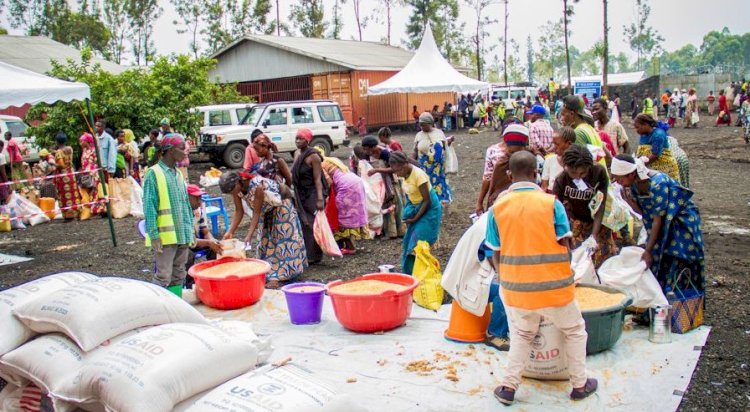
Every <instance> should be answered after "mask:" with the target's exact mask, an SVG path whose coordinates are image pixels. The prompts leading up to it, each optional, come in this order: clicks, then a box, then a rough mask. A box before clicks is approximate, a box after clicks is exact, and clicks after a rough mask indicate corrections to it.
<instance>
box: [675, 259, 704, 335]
mask: <svg viewBox="0 0 750 412" xmlns="http://www.w3.org/2000/svg"><path fill="white" fill-rule="evenodd" d="M686 273H687V276H688V279H690V269H683V270H682V271H681V272H680V274H679V275H678V276H677V280H676V281H675V285H678V284H679V283H680V279H682V276H683V275H685V274H686ZM689 283H690V289H677V288H675V289H674V290H673V292H674V294H672V293H667V301H668V302H669V304H670V305H672V332H674V333H680V334H682V333H687V332H689V331H691V330H693V329H695V328H697V327H698V326H701V325H702V324H703V304H704V301H705V299H706V294H705V292H701V291H699V290H698V288H696V287H695V285H694V284H693V281H692V280H689Z"/></svg>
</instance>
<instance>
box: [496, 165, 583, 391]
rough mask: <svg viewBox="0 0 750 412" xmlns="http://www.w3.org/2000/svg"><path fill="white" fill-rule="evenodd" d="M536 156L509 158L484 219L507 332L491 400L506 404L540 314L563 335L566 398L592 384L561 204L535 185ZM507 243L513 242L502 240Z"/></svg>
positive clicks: (567, 229) (566, 220) (537, 328)
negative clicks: (507, 181) (501, 187)
mask: <svg viewBox="0 0 750 412" xmlns="http://www.w3.org/2000/svg"><path fill="white" fill-rule="evenodd" d="M536 169H537V163H536V157H534V155H533V154H531V153H530V152H527V151H520V152H517V153H514V154H513V155H512V156H511V158H510V177H511V179H512V181H513V184H512V185H511V187H510V188H509V189H508V192H507V193H506V194H504V196H503V197H501V198H500V200H498V202H497V203H496V204H495V206H494V207H493V208H492V211H491V214H490V216H489V218H488V220H487V241H486V243H487V246H488V247H489V248H490V249H492V250H494V255H493V262H494V265H495V268H497V273H498V274H499V276H500V285H501V287H502V300H503V303H504V304H505V309H506V312H507V316H508V321H509V323H510V325H512V326H513V327H512V328H511V331H512V332H511V334H510V351H509V353H508V364H507V366H506V368H505V376H504V377H503V378H502V383H501V384H500V386H498V387H497V388H496V389H495V391H494V394H495V398H497V400H498V401H500V402H501V403H503V404H505V405H511V404H512V403H513V401H514V399H515V394H516V390H517V389H518V386H519V385H520V384H521V373H523V370H524V369H525V367H526V362H527V361H528V359H529V352H530V351H531V344H532V342H533V340H534V337H535V336H536V334H537V332H538V331H539V323H540V322H541V318H542V316H544V318H545V319H548V320H549V321H551V322H552V323H553V324H554V325H555V326H556V327H557V328H558V329H559V330H560V332H562V334H563V335H564V336H565V352H566V354H567V359H568V370H569V372H570V381H571V383H572V385H573V391H572V392H571V393H570V398H571V399H573V400H579V399H584V398H586V397H588V396H589V395H591V394H592V393H594V392H595V391H596V389H597V386H598V383H597V381H596V379H591V378H588V379H587V378H586V340H587V336H588V335H587V334H586V324H585V322H584V321H583V317H582V316H581V310H580V309H579V308H578V304H577V303H576V301H575V284H574V283H573V273H572V272H571V269H570V260H569V257H568V256H569V253H570V249H569V247H568V243H569V240H570V236H571V234H570V226H569V224H568V219H567V216H566V215H565V206H563V205H562V203H560V201H559V200H557V199H555V197H554V196H552V195H549V194H546V193H544V192H543V191H542V190H541V189H540V188H539V186H537V185H536V184H534V182H535V181H536ZM509 239H513V241H512V242H511V241H509Z"/></svg>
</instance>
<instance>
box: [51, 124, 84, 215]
mask: <svg viewBox="0 0 750 412" xmlns="http://www.w3.org/2000/svg"><path fill="white" fill-rule="evenodd" d="M55 144H56V146H55V168H56V173H55V186H56V187H57V198H58V201H59V202H60V209H62V213H63V217H64V218H65V220H73V219H75V217H76V216H77V215H78V204H79V203H81V197H80V194H79V193H78V185H77V184H76V177H75V174H74V173H75V170H74V169H73V148H72V147H70V146H68V135H66V134H65V133H63V132H59V133H57V135H56V136H55Z"/></svg>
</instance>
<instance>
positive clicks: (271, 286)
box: [266, 279, 281, 289]
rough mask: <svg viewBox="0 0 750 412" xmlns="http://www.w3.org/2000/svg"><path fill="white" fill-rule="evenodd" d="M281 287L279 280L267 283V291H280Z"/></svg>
mask: <svg viewBox="0 0 750 412" xmlns="http://www.w3.org/2000/svg"><path fill="white" fill-rule="evenodd" d="M280 287H281V283H280V282H279V281H278V280H275V279H273V280H269V281H268V282H266V289H278V288H280Z"/></svg>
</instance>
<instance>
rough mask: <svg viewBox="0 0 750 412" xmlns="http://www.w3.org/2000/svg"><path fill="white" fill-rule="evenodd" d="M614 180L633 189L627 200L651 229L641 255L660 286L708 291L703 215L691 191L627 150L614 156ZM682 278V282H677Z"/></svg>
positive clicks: (625, 193)
mask: <svg viewBox="0 0 750 412" xmlns="http://www.w3.org/2000/svg"><path fill="white" fill-rule="evenodd" d="M611 173H612V176H613V177H614V180H615V181H616V182H617V183H619V184H620V185H622V186H623V187H624V188H626V189H629V190H624V191H623V195H624V196H623V197H624V199H625V200H626V201H627V202H628V203H629V204H630V206H631V207H633V209H634V210H635V211H636V212H638V213H640V214H641V215H642V216H643V223H644V225H645V226H646V230H647V232H648V239H647V241H646V245H645V247H644V249H645V250H644V252H643V257H642V260H643V261H644V262H645V263H646V266H647V267H650V268H651V272H653V274H654V275H655V276H656V279H657V280H658V281H659V284H660V285H661V286H662V289H663V290H664V291H665V292H667V291H668V288H669V289H672V290H675V289H691V285H692V286H695V287H696V288H697V289H698V290H700V291H704V290H705V283H706V279H705V276H704V273H703V270H704V260H703V259H704V254H703V234H702V232H701V217H700V213H699V212H698V208H697V207H696V206H695V203H693V199H692V198H693V192H692V191H690V190H689V189H686V188H685V187H684V186H682V185H681V184H680V183H678V182H677V181H675V180H674V179H671V178H670V177H669V176H667V175H666V174H664V173H661V172H657V171H654V170H649V169H648V168H646V166H645V165H644V164H643V163H642V162H641V161H640V160H636V159H633V157H631V156H628V155H618V156H617V157H616V158H615V159H613V160H612V169H611ZM678 280H679V282H678Z"/></svg>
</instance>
